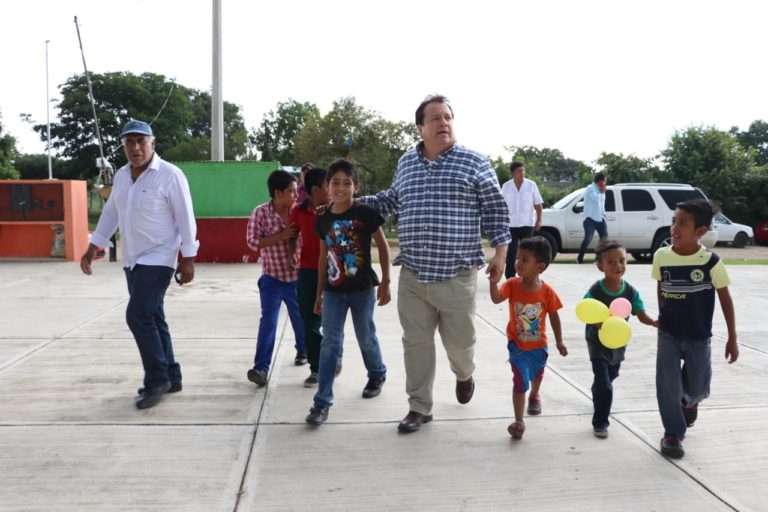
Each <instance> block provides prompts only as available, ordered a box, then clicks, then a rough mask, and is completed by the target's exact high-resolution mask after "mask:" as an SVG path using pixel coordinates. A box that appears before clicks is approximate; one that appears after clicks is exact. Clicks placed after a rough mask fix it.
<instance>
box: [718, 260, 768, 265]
mask: <svg viewBox="0 0 768 512" xmlns="http://www.w3.org/2000/svg"><path fill="white" fill-rule="evenodd" d="M723 263H725V264H726V265H768V259H765V258H757V259H753V260H747V259H724V260H723Z"/></svg>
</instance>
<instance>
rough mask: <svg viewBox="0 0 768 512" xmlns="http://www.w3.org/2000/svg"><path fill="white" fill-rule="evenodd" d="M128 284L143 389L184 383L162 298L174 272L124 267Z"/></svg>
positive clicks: (127, 312)
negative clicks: (142, 370)
mask: <svg viewBox="0 0 768 512" xmlns="http://www.w3.org/2000/svg"><path fill="white" fill-rule="evenodd" d="M123 270H124V271H125V278H126V281H127V283H128V295H130V299H129V300H128V307H127V308H126V310H125V321H126V323H127V324H128V328H129V329H130V330H131V333H133V337H134V339H135V340H136V346H137V347H138V348H139V354H140V355H141V363H142V365H143V366H144V387H145V388H158V387H162V386H164V385H165V384H166V383H168V382H170V383H171V384H181V366H180V365H179V363H177V362H176V360H175V359H174V357H173V344H172V343H171V332H170V331H169V330H168V324H167V323H166V322H165V311H164V310H163V299H164V298H165V291H166V290H167V289H168V285H169V284H170V282H171V276H173V272H174V270H173V269H172V268H170V267H163V266H155V265H136V266H134V267H133V270H131V269H130V268H127V267H126V268H123Z"/></svg>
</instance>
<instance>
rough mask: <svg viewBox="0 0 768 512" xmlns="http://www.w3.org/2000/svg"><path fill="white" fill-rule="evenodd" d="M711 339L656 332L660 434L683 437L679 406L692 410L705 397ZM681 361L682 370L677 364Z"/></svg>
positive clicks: (684, 428)
mask: <svg viewBox="0 0 768 512" xmlns="http://www.w3.org/2000/svg"><path fill="white" fill-rule="evenodd" d="M710 342H711V340H710V339H709V338H708V339H705V340H682V341H681V340H678V339H676V338H674V337H672V336H670V335H669V334H667V333H666V332H664V331H662V330H661V329H659V335H658V348H657V350H656V400H657V401H658V403H659V414H660V415H661V422H662V423H663V424H664V435H665V436H675V437H676V438H678V439H680V440H681V441H682V440H683V438H685V430H686V426H685V418H684V417H683V411H682V409H681V405H685V406H686V407H693V406H694V405H696V404H698V403H699V402H700V401H702V400H704V399H705V398H707V397H708V396H709V384H710V381H711V380H712V346H711V344H710ZM681 360H682V361H683V366H682V368H681V367H680V361H681Z"/></svg>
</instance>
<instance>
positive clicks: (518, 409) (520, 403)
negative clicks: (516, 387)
mask: <svg viewBox="0 0 768 512" xmlns="http://www.w3.org/2000/svg"><path fill="white" fill-rule="evenodd" d="M512 406H513V407H514V408H515V421H523V415H524V413H525V392H523V393H512Z"/></svg>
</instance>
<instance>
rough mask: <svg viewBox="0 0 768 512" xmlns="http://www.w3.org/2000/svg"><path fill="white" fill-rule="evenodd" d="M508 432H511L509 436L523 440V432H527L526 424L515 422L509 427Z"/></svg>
mask: <svg viewBox="0 0 768 512" xmlns="http://www.w3.org/2000/svg"><path fill="white" fill-rule="evenodd" d="M507 432H509V435H511V436H512V437H514V438H515V439H522V438H523V432H525V423H524V422H522V421H515V422H513V423H510V424H509V426H508V427H507Z"/></svg>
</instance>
